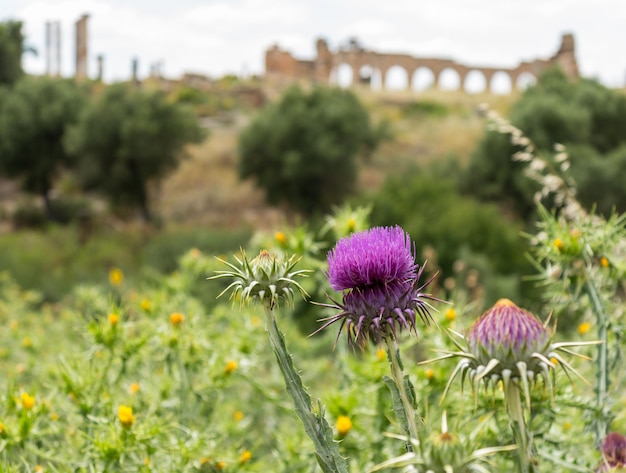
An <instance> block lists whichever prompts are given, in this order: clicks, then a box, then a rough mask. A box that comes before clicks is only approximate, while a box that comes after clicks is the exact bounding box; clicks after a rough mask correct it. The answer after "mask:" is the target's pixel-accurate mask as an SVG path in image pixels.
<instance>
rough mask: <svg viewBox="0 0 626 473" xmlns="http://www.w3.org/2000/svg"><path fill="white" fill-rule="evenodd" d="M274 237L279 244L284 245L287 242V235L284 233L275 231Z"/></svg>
mask: <svg viewBox="0 0 626 473" xmlns="http://www.w3.org/2000/svg"><path fill="white" fill-rule="evenodd" d="M274 239H275V240H276V242H277V243H278V244H279V245H286V244H287V237H286V236H285V234H284V233H283V232H276V233H275V234H274Z"/></svg>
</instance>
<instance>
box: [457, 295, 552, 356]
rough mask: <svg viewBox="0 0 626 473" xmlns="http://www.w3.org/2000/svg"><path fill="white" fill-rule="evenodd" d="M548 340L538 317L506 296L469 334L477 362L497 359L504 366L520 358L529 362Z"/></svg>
mask: <svg viewBox="0 0 626 473" xmlns="http://www.w3.org/2000/svg"><path fill="white" fill-rule="evenodd" d="M549 342H550V334H549V333H548V330H547V329H546V327H545V326H544V325H543V324H542V323H541V322H540V321H539V319H537V317H535V316H534V315H533V314H531V313H530V312H528V311H526V310H524V309H521V308H519V307H518V306H516V305H515V304H514V303H513V302H511V301H510V300H508V299H500V300H499V301H498V302H496V304H495V305H494V306H493V307H492V308H491V309H489V310H488V311H487V312H485V313H484V314H483V315H482V316H481V317H480V319H478V320H477V321H476V323H475V324H474V326H473V327H472V329H471V330H470V333H469V336H468V343H469V347H470V350H471V352H472V353H473V354H474V356H476V358H477V359H478V361H479V362H481V363H482V364H487V363H488V362H489V360H491V359H496V360H498V361H499V362H500V363H501V364H502V366H503V367H507V368H509V367H514V366H515V364H516V363H517V362H520V361H522V362H526V363H530V362H531V361H532V357H533V354H535V353H544V352H545V351H546V347H547V346H548V345H549Z"/></svg>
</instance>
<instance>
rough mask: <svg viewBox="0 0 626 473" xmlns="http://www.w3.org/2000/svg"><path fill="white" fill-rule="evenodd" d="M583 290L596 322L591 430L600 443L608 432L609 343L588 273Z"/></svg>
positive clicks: (599, 305) (607, 331)
mask: <svg viewBox="0 0 626 473" xmlns="http://www.w3.org/2000/svg"><path fill="white" fill-rule="evenodd" d="M585 291H586V292H587V295H588V296H589V300H590V301H591V308H592V310H593V313H594V314H595V316H596V324H597V326H598V340H599V341H600V343H599V344H598V355H597V364H598V369H597V371H596V373H597V374H596V408H597V414H596V416H595V417H594V421H593V430H594V435H595V440H596V444H597V445H600V444H601V443H602V441H603V440H604V437H605V436H606V434H607V432H608V420H607V418H606V416H605V415H604V409H605V404H606V399H607V395H608V390H609V362H608V358H609V352H608V350H609V345H608V336H609V330H608V320H607V316H606V313H605V311H604V306H603V305H602V301H601V299H600V294H599V293H598V289H597V288H596V286H595V284H594V283H593V280H592V279H591V277H590V276H589V275H588V276H587V281H586V283H585Z"/></svg>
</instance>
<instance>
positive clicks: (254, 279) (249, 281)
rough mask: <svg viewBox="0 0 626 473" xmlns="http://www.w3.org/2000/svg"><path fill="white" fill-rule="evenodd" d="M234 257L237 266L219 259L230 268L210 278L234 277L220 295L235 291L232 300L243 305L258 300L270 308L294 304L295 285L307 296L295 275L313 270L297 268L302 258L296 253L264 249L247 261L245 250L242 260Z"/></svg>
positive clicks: (232, 293) (302, 274) (301, 274)
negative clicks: (284, 254) (281, 253)
mask: <svg viewBox="0 0 626 473" xmlns="http://www.w3.org/2000/svg"><path fill="white" fill-rule="evenodd" d="M218 259H219V258H218ZM235 259H236V260H237V263H238V265H234V264H231V263H229V262H227V261H224V260H221V259H220V261H221V262H222V263H224V264H226V265H227V266H228V267H229V268H230V270H227V271H216V273H217V275H216V276H213V277H212V278H210V279H217V278H233V279H234V281H233V282H232V283H231V284H230V285H229V286H228V287H227V288H226V289H224V290H223V291H222V292H221V293H220V295H219V296H218V297H220V296H221V295H222V294H224V293H226V292H228V291H232V292H231V295H230V297H231V299H239V300H240V301H241V303H242V304H243V303H244V302H249V301H251V300H255V299H256V300H258V301H260V302H262V303H263V304H266V305H267V306H268V307H269V308H273V307H275V306H277V305H279V303H280V302H281V301H283V302H285V303H286V304H293V298H294V294H295V291H294V288H295V289H296V290H297V291H298V292H299V293H300V294H301V295H302V297H306V296H307V293H306V291H305V290H304V289H303V287H302V286H301V285H300V284H299V283H298V282H296V281H295V280H294V278H296V277H298V276H304V275H305V274H306V273H308V272H310V271H309V270H305V269H300V270H295V269H294V268H295V266H296V264H298V261H300V258H296V257H295V255H294V256H291V257H290V258H281V257H278V256H275V255H272V254H270V253H269V252H268V251H266V250H263V251H261V252H260V253H259V255H258V256H257V257H255V258H253V259H252V260H248V258H247V256H246V254H245V253H243V252H242V258H241V259H239V258H237V257H235Z"/></svg>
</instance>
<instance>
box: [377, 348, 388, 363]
mask: <svg viewBox="0 0 626 473" xmlns="http://www.w3.org/2000/svg"><path fill="white" fill-rule="evenodd" d="M376 358H378V359H379V360H380V361H385V360H386V359H387V352H386V351H385V350H383V349H382V348H379V349H378V350H376Z"/></svg>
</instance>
